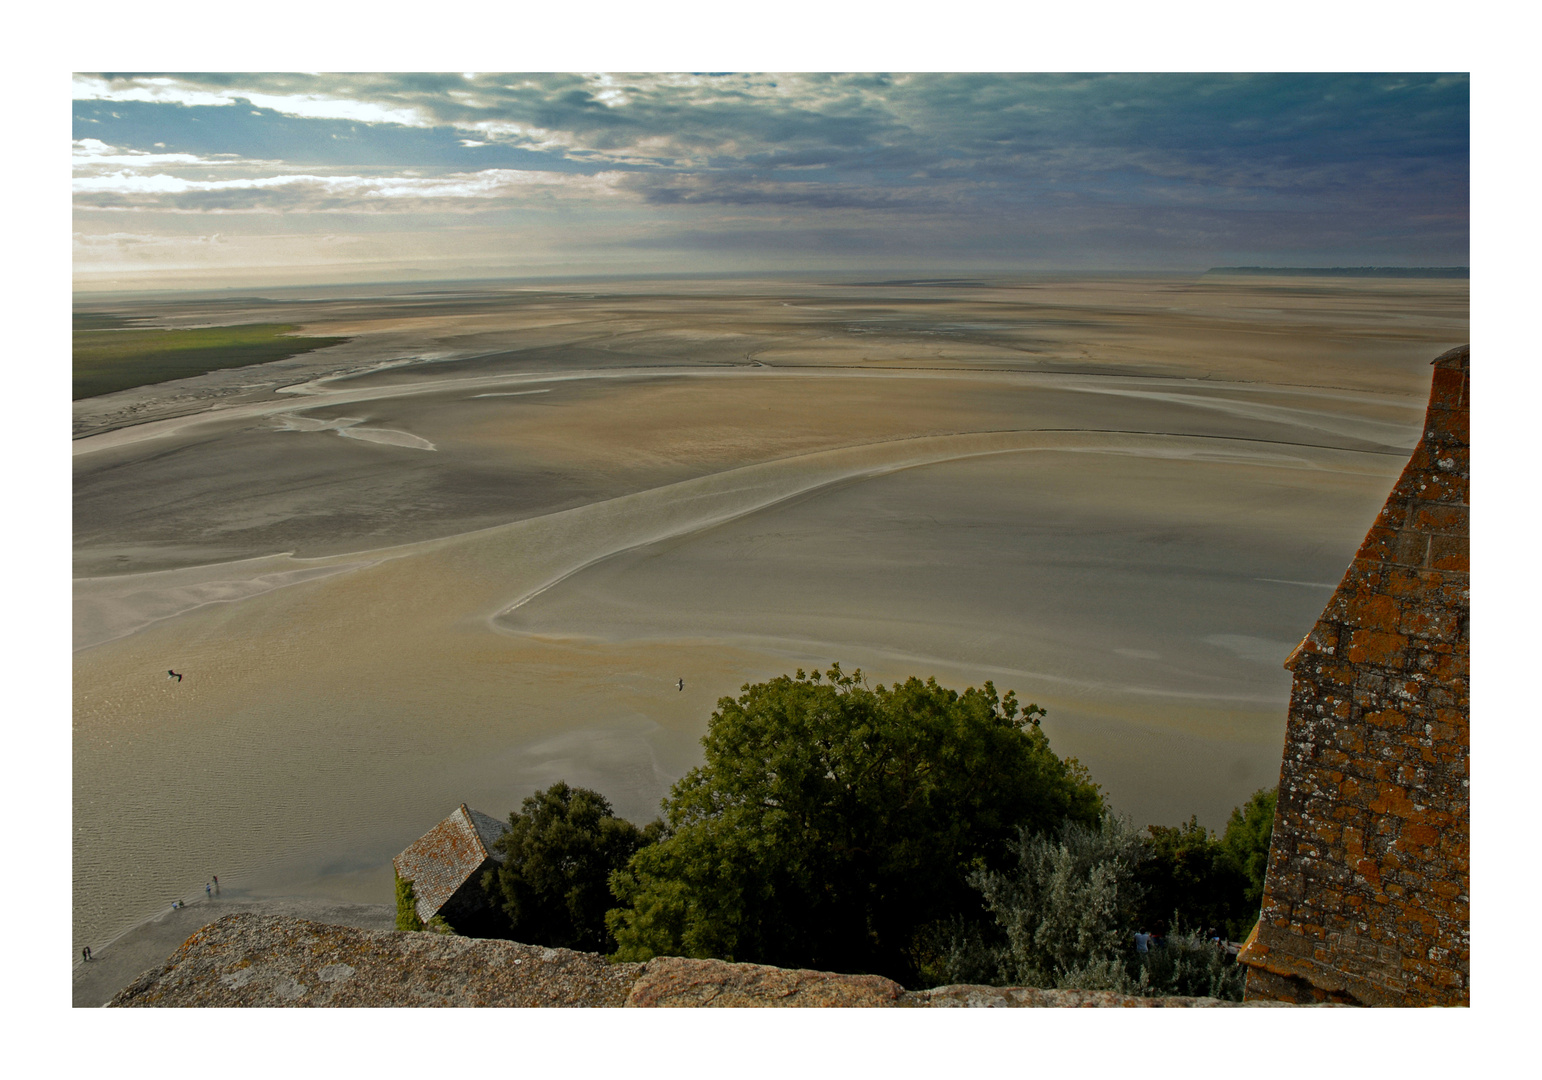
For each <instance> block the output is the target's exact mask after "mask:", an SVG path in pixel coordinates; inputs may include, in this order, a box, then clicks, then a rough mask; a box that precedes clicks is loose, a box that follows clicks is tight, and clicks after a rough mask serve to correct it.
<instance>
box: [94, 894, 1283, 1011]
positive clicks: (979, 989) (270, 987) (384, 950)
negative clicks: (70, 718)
mask: <svg viewBox="0 0 1542 1080" xmlns="http://www.w3.org/2000/svg"><path fill="white" fill-rule="evenodd" d="M108 1004H109V1005H110V1006H112V1007H116V1008H125V1007H132V1008H146V1007H162V1008H165V1007H173V1008H175V1007H184V1008H185V1007H194V1006H205V1007H213V1008H232V1007H256V1008H272V1007H290V1008H294V1007H302V1008H303V1007H318V1006H330V1007H333V1008H338V1007H342V1008H350V1007H351V1008H360V1007H366V1008H368V1007H402V1006H441V1007H443V1006H469V1007H483V1008H488V1007H524V1008H529V1007H538V1006H546V1007H563V1008H575V1007H577V1008H632V1009H639V1008H641V1009H650V1008H651V1009H658V1008H686V1009H700V1008H765V1007H781V1008H786V1007H794V1008H931V1009H936V1008H960V1007H963V1008H1046V1007H1062V1008H1063V1007H1073V1008H1232V1007H1237V1006H1238V1005H1240V1003H1239V1002H1234V1001H1217V1000H1215V999H1214V998H1187V997H1169V998H1142V997H1129V996H1125V995H1121V994H1113V993H1108V992H1106V991H1100V990H1034V989H1029V988H1024V987H1005V988H1002V987H991V986H943V987H938V988H937V989H934V990H920V991H907V990H905V988H904V987H902V986H900V985H899V984H898V983H896V982H893V981H891V980H889V979H885V978H883V977H881V976H878V975H839V974H835V973H833V972H828V971H802V970H792V969H787V968H775V967H766V966H764V965H762V964H731V963H727V962H725V961H722V960H690V959H685V958H683V957H677V956H661V957H657V958H655V959H653V960H649V961H648V962H647V963H646V964H612V963H608V962H607V961H606V959H605V957H603V956H598V955H596V954H594V953H581V952H573V951H571V950H568V949H548V948H543V947H541V946H539V945H521V944H519V943H517V942H513V941H493V940H488V939H480V938H463V937H448V936H445V935H443V934H429V933H407V932H402V931H393V930H358V929H354V928H352V927H347V926H332V925H329V924H326V923H316V922H309V921H307V920H305V919H294V918H286V917H281V916H272V915H251V914H236V915H227V916H225V917H224V918H222V919H220V920H219V921H217V922H214V923H210V924H209V925H208V926H205V927H204V928H203V929H201V930H199V931H198V932H197V933H195V934H194V935H193V936H192V937H190V938H188V939H187V941H186V942H184V943H183V945H182V947H181V948H180V949H178V950H177V951H176V952H175V953H173V954H172V955H171V957H170V958H169V959H168V960H167V961H166V962H165V963H163V964H161V965H159V966H158V967H155V968H152V969H150V970H149V971H147V972H145V973H144V974H143V975H141V976H140V977H139V978H137V979H135V980H134V981H133V982H132V983H130V984H129V985H128V986H126V987H124V988H123V989H122V990H121V991H119V992H118V994H117V995H116V996H115V997H114V998H113V999H112V1000H111V1001H110V1002H108ZM1259 1004H1264V1005H1273V1004H1276V1003H1274V1002H1260V1003H1259Z"/></svg>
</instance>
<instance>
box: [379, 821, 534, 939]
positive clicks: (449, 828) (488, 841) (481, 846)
mask: <svg viewBox="0 0 1542 1080" xmlns="http://www.w3.org/2000/svg"><path fill="white" fill-rule="evenodd" d="M508 831H509V827H508V826H507V825H505V824H504V823H503V822H501V821H499V820H498V819H497V818H494V817H489V816H488V815H486V814H483V813H481V812H479V811H476V810H472V809H471V808H470V807H468V806H467V805H466V804H465V803H461V804H460V807H459V809H457V810H456V811H455V812H454V813H453V814H451V815H450V816H449V817H447V818H445V819H444V820H443V821H441V822H440V823H439V824H438V825H435V826H434V827H433V828H432V829H430V830H429V831H428V832H426V833H424V834H423V835H422V836H420V837H418V839H416V840H414V841H413V842H412V844H411V846H409V847H408V848H407V850H406V851H403V852H402V853H401V854H400V855H398V856H396V858H394V859H392V860H391V864H392V865H393V866H395V867H396V874H397V876H398V877H403V878H407V879H408V880H410V881H411V882H412V891H413V894H414V895H415V896H416V897H417V898H418V917H419V918H420V919H422V920H423V921H425V922H427V921H428V920H429V919H431V918H433V917H434V916H435V915H437V914H438V913H439V909H440V908H442V907H443V906H444V904H445V901H447V900H449V899H450V897H452V896H454V895H455V890H456V889H459V888H460V887H461V886H462V885H464V884H465V883H466V879H467V878H469V877H471V875H472V874H475V873H476V872H477V870H478V869H479V868H480V867H481V866H482V864H483V863H485V862H486V861H487V860H488V859H489V858H492V859H496V860H497V861H499V862H502V861H503V860H502V857H501V856H499V855H495V854H493V851H492V845H493V842H494V841H495V840H497V839H498V837H500V836H502V835H503V834H504V833H506V832H508Z"/></svg>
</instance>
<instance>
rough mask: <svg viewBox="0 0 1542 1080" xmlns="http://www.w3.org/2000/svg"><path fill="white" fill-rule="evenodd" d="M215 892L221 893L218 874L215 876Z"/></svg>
mask: <svg viewBox="0 0 1542 1080" xmlns="http://www.w3.org/2000/svg"><path fill="white" fill-rule="evenodd" d="M214 891H215V892H219V891H220V876H219V875H218V874H215V875H214Z"/></svg>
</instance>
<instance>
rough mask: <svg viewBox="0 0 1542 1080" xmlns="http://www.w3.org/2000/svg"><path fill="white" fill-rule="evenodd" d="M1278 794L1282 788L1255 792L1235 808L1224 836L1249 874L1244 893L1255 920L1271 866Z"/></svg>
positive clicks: (1244, 871) (1223, 839) (1233, 858)
mask: <svg viewBox="0 0 1542 1080" xmlns="http://www.w3.org/2000/svg"><path fill="white" fill-rule="evenodd" d="M1278 794H1279V789H1278V788H1260V789H1259V790H1257V791H1255V792H1253V794H1252V795H1251V796H1249V798H1248V801H1247V802H1245V803H1243V804H1242V805H1241V806H1239V807H1237V808H1236V809H1235V810H1233V811H1232V812H1231V819H1230V820H1229V821H1227V822H1226V835H1225V836H1223V837H1221V843H1222V844H1224V845H1225V847H1226V850H1227V851H1228V852H1229V853H1230V854H1231V857H1232V861H1234V862H1235V863H1236V864H1237V866H1238V868H1239V869H1241V871H1242V873H1243V874H1244V875H1245V876H1246V877H1247V881H1248V885H1247V889H1246V890H1245V891H1244V893H1243V896H1244V898H1245V899H1246V900H1247V903H1248V907H1249V908H1250V909H1251V910H1252V912H1253V918H1254V919H1255V920H1256V919H1257V918H1258V908H1259V906H1260V905H1261V904H1262V903H1263V902H1264V873H1265V871H1267V870H1268V868H1269V841H1270V840H1271V839H1272V838H1273V836H1274V804H1275V801H1276V797H1277V795H1278Z"/></svg>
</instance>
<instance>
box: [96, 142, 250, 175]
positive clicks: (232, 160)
mask: <svg viewBox="0 0 1542 1080" xmlns="http://www.w3.org/2000/svg"><path fill="white" fill-rule="evenodd" d="M156 145H157V146H164V145H165V143H157V144H156ZM278 164H280V163H279V162H276V161H257V160H254V159H252V158H244V157H241V156H240V155H239V154H216V155H214V156H212V157H206V156H203V155H200V154H154V153H150V152H149V151H146V150H125V149H122V148H120V147H116V146H109V145H107V144H106V143H104V142H102V140H100V139H75V140H72V141H71V143H70V165H71V167H72V168H74V169H75V170H77V171H78V170H88V171H89V170H92V169H106V168H112V167H114V166H116V167H118V168H120V169H121V168H125V167H126V168H130V169H166V168H174V167H178V166H182V167H188V166H200V167H211V166H216V167H226V168H228V167H231V166H241V167H246V168H262V167H271V166H275V165H278Z"/></svg>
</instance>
